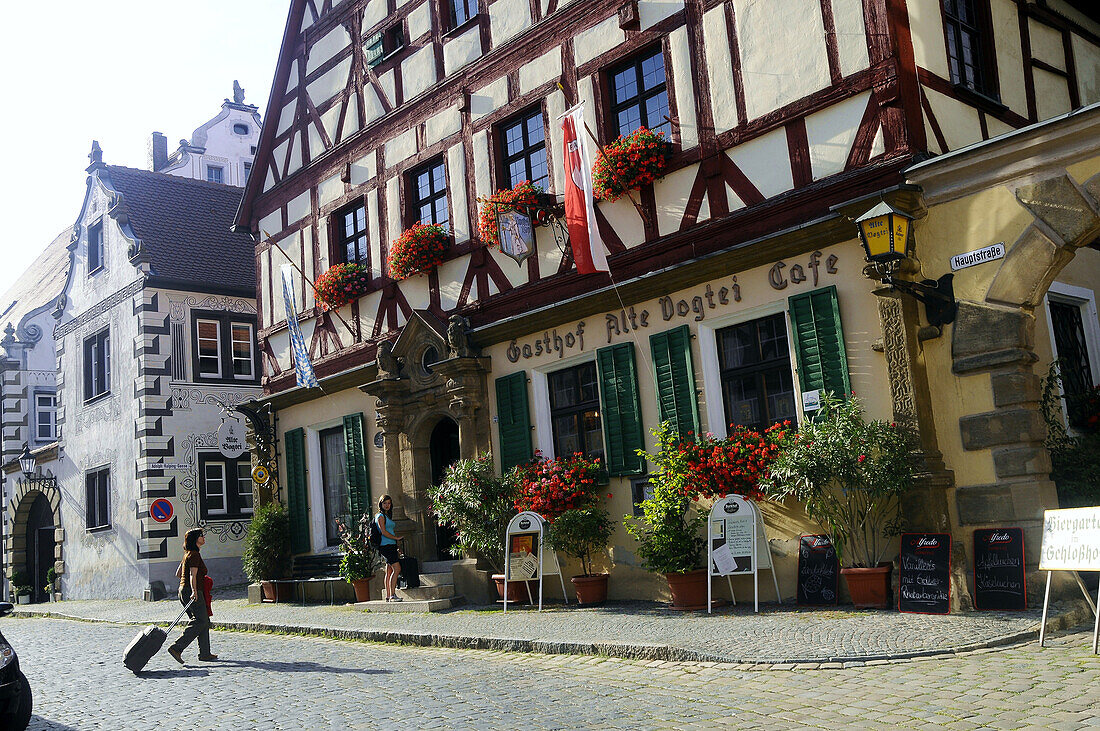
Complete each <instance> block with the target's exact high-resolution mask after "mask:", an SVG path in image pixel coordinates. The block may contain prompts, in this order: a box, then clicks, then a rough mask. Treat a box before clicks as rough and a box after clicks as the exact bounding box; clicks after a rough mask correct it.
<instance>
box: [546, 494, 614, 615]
mask: <svg viewBox="0 0 1100 731" xmlns="http://www.w3.org/2000/svg"><path fill="white" fill-rule="evenodd" d="M613 531H614V525H613V524H612V523H611V518H610V517H608V515H607V511H606V510H603V509H601V508H597V507H587V508H579V509H577V508H574V509H572V510H566V511H565V512H564V513H562V514H561V515H559V516H558V518H557V520H555V521H554V522H553V523H551V524H550V527H549V529H548V530H547V536H546V540H547V543H549V544H550V547H551V548H553V549H554V550H555V551H561V552H563V553H567V554H569V555H570V556H573V557H574V558H576V559H577V560H579V561H580V562H581V572H582V573H581V575H580V576H574V577H573V578H572V579H571V581H572V582H573V586H574V588H575V589H576V591H577V603H578V604H582V605H586V604H587V605H592V604H603V603H604V602H605V601H606V600H607V577H608V575H607V573H606V572H604V573H599V574H597V573H594V572H593V570H592V559H593V558H594V557H595V555H596V554H597V553H606V551H607V544H608V543H609V542H610V541H611V534H612V532H613Z"/></svg>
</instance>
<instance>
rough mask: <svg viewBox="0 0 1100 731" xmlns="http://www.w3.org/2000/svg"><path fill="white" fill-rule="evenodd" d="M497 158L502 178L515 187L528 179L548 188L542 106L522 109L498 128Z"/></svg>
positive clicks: (548, 179) (548, 177) (544, 188)
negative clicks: (522, 110) (502, 170)
mask: <svg viewBox="0 0 1100 731" xmlns="http://www.w3.org/2000/svg"><path fill="white" fill-rule="evenodd" d="M500 146H501V151H500V158H501V160H502V161H503V169H504V180H506V181H507V182H508V187H510V188H511V187H515V186H516V185H517V184H519V183H522V182H523V181H524V180H529V181H531V182H532V183H534V184H535V185H537V186H539V187H540V188H542V189H543V190H546V189H547V188H548V187H549V182H550V174H549V172H548V170H547V166H546V127H545V125H544V123H543V119H542V109H541V108H539V109H534V110H531V111H527V112H524V113H523V114H521V115H520V116H519V117H516V118H514V119H512V120H510V121H508V122H505V123H504V124H502V125H501V127H500Z"/></svg>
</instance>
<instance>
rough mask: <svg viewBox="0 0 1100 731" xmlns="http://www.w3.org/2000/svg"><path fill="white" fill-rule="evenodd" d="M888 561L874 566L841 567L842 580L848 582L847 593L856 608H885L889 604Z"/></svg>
mask: <svg viewBox="0 0 1100 731" xmlns="http://www.w3.org/2000/svg"><path fill="white" fill-rule="evenodd" d="M893 568H894V567H893V566H892V565H891V564H889V563H884V564H880V565H878V566H875V567H874V568H868V569H863V568H852V569H841V570H840V573H841V574H843V575H844V580H845V581H847V582H848V593H849V594H850V595H851V597H852V604H854V605H855V607H856V609H887V608H889V606H890V572H891V571H892V570H893Z"/></svg>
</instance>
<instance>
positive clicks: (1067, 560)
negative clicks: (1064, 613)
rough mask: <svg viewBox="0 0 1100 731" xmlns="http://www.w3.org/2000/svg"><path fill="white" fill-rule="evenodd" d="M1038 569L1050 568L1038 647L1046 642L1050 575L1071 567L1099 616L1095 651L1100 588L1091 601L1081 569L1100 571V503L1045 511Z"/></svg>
mask: <svg viewBox="0 0 1100 731" xmlns="http://www.w3.org/2000/svg"><path fill="white" fill-rule="evenodd" d="M1039 570H1040V571H1046V572H1047V588H1046V593H1045V594H1044V595H1043V623H1042V624H1041V625H1039V647H1042V646H1043V644H1044V643H1045V642H1046V630H1047V610H1048V609H1049V608H1050V577H1051V575H1052V574H1053V573H1054V572H1055V571H1069V572H1070V573H1072V574H1073V578H1074V579H1076V580H1077V586H1079V587H1080V588H1081V593H1082V594H1084V595H1085V601H1086V602H1088V605H1089V607H1090V608H1091V609H1092V614H1093V616H1094V617H1095V618H1096V620H1095V622H1094V623H1093V628H1092V654H1094V655H1096V654H1098V651H1100V646H1098V645H1100V611H1097V605H1100V589H1097V592H1096V601H1095V602H1093V601H1092V597H1091V596H1089V592H1088V590H1087V589H1086V588H1085V583H1084V582H1083V581H1081V575H1080V574H1079V573H1077V572H1078V571H1100V505H1098V506H1095V507H1091V508H1071V509H1069V510H1045V511H1043V545H1042V548H1040V549H1039Z"/></svg>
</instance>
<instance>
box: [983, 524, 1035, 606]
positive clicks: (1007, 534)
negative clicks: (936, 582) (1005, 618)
mask: <svg viewBox="0 0 1100 731" xmlns="http://www.w3.org/2000/svg"><path fill="white" fill-rule="evenodd" d="M974 608H975V609H997V610H1008V611H1022V610H1024V609H1027V581H1025V579H1024V529H1023V528H982V529H980V530H976V531H974Z"/></svg>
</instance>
